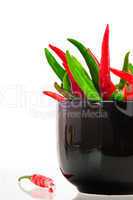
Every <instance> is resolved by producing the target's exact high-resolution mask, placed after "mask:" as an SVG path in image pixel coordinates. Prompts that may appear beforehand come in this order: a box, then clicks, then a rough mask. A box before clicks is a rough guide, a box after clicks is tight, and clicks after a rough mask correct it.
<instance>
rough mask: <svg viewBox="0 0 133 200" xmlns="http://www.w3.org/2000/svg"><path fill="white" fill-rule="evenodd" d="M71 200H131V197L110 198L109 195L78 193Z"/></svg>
mask: <svg viewBox="0 0 133 200" xmlns="http://www.w3.org/2000/svg"><path fill="white" fill-rule="evenodd" d="M72 200H133V196H132V195H123V196H120V195H118V196H113V195H112V196H110V195H94V194H92V195H91V194H82V193H78V194H77V196H76V197H75V198H74V199H72Z"/></svg>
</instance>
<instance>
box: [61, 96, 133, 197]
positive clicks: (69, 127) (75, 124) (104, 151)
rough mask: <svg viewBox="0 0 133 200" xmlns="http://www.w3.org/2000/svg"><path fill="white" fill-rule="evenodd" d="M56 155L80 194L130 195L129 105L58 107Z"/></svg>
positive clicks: (132, 111)
mask: <svg viewBox="0 0 133 200" xmlns="http://www.w3.org/2000/svg"><path fill="white" fill-rule="evenodd" d="M58 154H59V163H60V169H61V171H62V174H63V175H64V176H65V177H66V178H67V179H68V180H69V181H70V182H71V183H72V184H74V185H75V186H76V187H77V188H78V190H79V191H80V192H83V193H93V194H110V195H116V194H133V102H113V101H110V102H109V101H107V102H101V103H94V102H89V101H79V100H74V101H65V102H62V103H59V105H58Z"/></svg>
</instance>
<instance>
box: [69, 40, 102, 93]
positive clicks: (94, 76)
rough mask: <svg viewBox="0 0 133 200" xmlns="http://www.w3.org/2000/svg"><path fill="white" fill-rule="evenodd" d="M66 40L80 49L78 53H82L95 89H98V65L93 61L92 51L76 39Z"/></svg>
mask: <svg viewBox="0 0 133 200" xmlns="http://www.w3.org/2000/svg"><path fill="white" fill-rule="evenodd" d="M68 41H69V42H71V43H72V44H73V45H75V46H76V47H77V48H78V50H79V51H80V53H81V54H82V56H83V57H84V59H85V61H86V63H87V65H88V67H89V70H90V74H91V77H92V80H93V83H94V85H95V87H96V89H97V90H98V91H99V79H98V74H99V66H98V65H97V62H96V61H95V59H94V56H92V53H90V52H89V51H88V49H87V48H86V47H85V46H84V45H83V44H81V43H80V42H78V41H77V40H74V39H68Z"/></svg>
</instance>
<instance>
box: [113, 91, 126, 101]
mask: <svg viewBox="0 0 133 200" xmlns="http://www.w3.org/2000/svg"><path fill="white" fill-rule="evenodd" d="M110 100H116V101H123V100H124V95H123V92H122V90H117V91H115V92H113V94H112V95H111V97H110Z"/></svg>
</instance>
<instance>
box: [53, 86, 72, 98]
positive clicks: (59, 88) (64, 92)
mask: <svg viewBox="0 0 133 200" xmlns="http://www.w3.org/2000/svg"><path fill="white" fill-rule="evenodd" d="M54 87H55V89H56V90H57V91H58V92H59V93H60V94H62V95H63V96H64V97H65V98H68V99H72V98H73V97H74V96H73V95H72V94H71V93H69V92H68V91H65V90H64V89H63V88H62V87H61V86H60V85H59V84H58V83H56V82H55V83H54Z"/></svg>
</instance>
